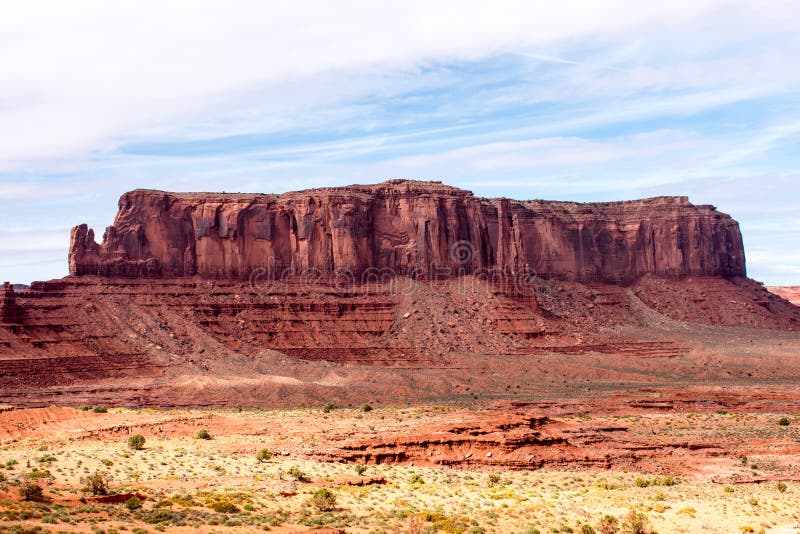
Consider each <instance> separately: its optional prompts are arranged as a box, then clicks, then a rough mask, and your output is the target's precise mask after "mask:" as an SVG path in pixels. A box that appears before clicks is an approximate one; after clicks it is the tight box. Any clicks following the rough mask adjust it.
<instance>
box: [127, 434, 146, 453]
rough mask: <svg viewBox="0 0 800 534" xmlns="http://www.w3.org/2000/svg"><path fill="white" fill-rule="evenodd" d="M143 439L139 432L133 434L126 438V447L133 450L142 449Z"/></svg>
mask: <svg viewBox="0 0 800 534" xmlns="http://www.w3.org/2000/svg"><path fill="white" fill-rule="evenodd" d="M144 441H145V439H144V436H142V435H141V434H135V435H133V436H131V437H129V438H128V448H130V449H133V450H135V451H140V450H142V449H144Z"/></svg>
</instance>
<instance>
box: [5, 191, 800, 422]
mask: <svg viewBox="0 0 800 534" xmlns="http://www.w3.org/2000/svg"><path fill="white" fill-rule="evenodd" d="M72 237H73V239H72V247H71V250H70V256H69V262H70V269H71V271H72V272H73V274H74V275H73V276H69V277H66V278H64V279H61V280H52V281H49V282H35V283H33V284H32V285H31V286H30V287H28V288H25V289H22V290H20V291H15V290H14V288H13V287H12V286H9V285H5V286H4V287H3V294H2V300H0V402H9V403H14V404H19V405H28V406H31V405H35V406H42V405H47V404H48V403H50V402H53V401H58V402H60V403H69V404H88V403H91V402H95V403H98V402H102V403H109V404H125V405H137V404H138V405H140V404H158V405H162V406H210V405H215V404H216V405H220V404H234V405H235V404H249V405H260V404H264V403H268V404H272V405H290V404H297V403H303V404H308V403H316V402H319V400H327V399H328V398H330V395H331V392H334V393H335V396H336V397H337V398H338V399H346V400H347V401H348V402H364V401H366V400H374V399H376V398H391V399H392V400H393V401H399V400H400V399H405V400H409V399H410V400H413V399H421V398H424V399H428V400H432V399H448V398H454V397H459V398H471V397H472V396H473V395H476V392H481V393H483V392H491V394H492V395H497V394H500V393H502V394H511V393H512V392H513V393H514V394H522V393H525V392H527V393H528V394H531V395H541V394H544V393H543V392H544V391H545V390H547V391H550V392H551V393H552V391H554V390H556V389H557V390H558V391H559V392H560V393H559V394H574V393H576V392H579V393H581V394H584V393H586V392H588V391H589V390H590V389H591V388H592V387H595V384H594V381H597V380H600V381H601V382H603V383H606V382H609V383H613V384H612V386H608V387H616V386H615V385H618V384H622V383H637V384H641V383H648V384H649V383H659V382H663V381H673V380H684V381H685V380H700V379H702V380H720V379H726V380H727V379H730V380H740V379H749V378H751V377H754V376H756V377H758V378H759V379H763V380H777V381H780V380H784V379H788V378H791V377H792V376H795V375H793V374H792V373H794V372H795V368H796V367H797V363H796V362H795V361H794V360H796V358H795V359H790V357H792V356H793V353H792V350H791V347H793V346H795V345H794V343H795V341H797V338H796V334H795V333H794V332H793V331H797V330H798V329H799V328H800V308H798V307H796V306H794V305H792V304H790V303H789V302H787V301H786V300H784V299H782V298H780V297H778V296H776V295H773V294H771V293H769V292H767V291H766V290H765V289H764V288H763V286H761V285H759V284H758V283H756V282H753V281H751V280H748V279H747V278H744V277H743V276H739V275H743V274H744V254H743V252H742V249H741V236H740V235H739V232H738V226H737V225H736V222H735V221H733V220H732V219H731V218H730V217H728V216H727V215H724V214H721V213H719V212H717V211H716V210H715V209H713V208H712V207H709V206H693V205H691V204H689V203H688V201H686V199H683V198H658V199H650V200H643V201H632V202H617V203H604V204H576V203H563V202H543V201H529V202H518V201H512V200H507V199H494V200H491V199H481V198H477V197H475V196H473V195H472V194H471V193H469V192H467V191H462V190H459V189H455V188H452V187H448V186H445V185H442V184H439V183H430V182H409V181H390V182H385V183H383V184H377V185H373V186H352V187H345V188H335V189H321V190H312V191H305V192H298V193H287V194H285V195H227V194H171V193H163V192H154V191H133V192H131V193H127V194H125V195H123V197H122V199H121V200H120V212H119V214H118V216H117V219H116V221H115V223H114V225H113V226H112V227H109V229H108V230H107V231H106V235H105V238H104V240H103V243H102V244H97V243H96V242H95V240H94V235H93V232H92V231H91V230H89V229H88V228H86V227H85V226H79V227H76V228H75V229H74V230H73V235H72ZM264 266H266V267H264ZM688 275H691V276H688ZM706 326H708V327H719V326H728V327H737V328H742V327H746V328H751V329H764V328H768V329H774V330H772V331H771V332H770V333H764V332H758V331H750V330H747V331H745V330H742V331H738V330H737V331H735V332H733V331H727V330H714V329H713V328H712V329H710V330H709V329H708V328H705V327H706ZM780 330H783V332H779V331H780ZM786 336H788V337H786ZM792 336H794V337H792ZM721 338H724V339H725V340H733V341H730V342H729V341H726V343H727V344H726V345H725V350H732V349H730V347H732V346H735V347H737V349H736V350H739V348H738V347H739V345H740V344H741V343H740V342H739V341H738V340H740V339H741V340H748V341H747V342H748V343H749V345H748V346H747V347H746V348H744V349H742V350H741V351H740V352H737V353H736V355H735V357H734V356H730V355H729V354H726V353H718V351H717V348H716V347H717V346H718V343H717V341H718V340H719V339H721ZM753 340H757V342H758V344H757V345H756V344H754V342H753ZM784 342H785V344H784V345H781V344H783V343H784ZM742 343H744V342H742ZM773 345H774V346H773ZM754 346H758V347H759V348H760V350H763V351H765V353H766V352H769V353H770V354H773V355H775V358H774V359H772V360H768V361H762V360H761V359H759V358H762V357H763V354H754V353H753V352H752V351H751V350H750V349H751V348H752V347H754ZM709 347H711V348H710V349H709ZM767 347H769V348H767ZM709 350H710V352H709ZM770 351H771V352H770ZM798 376H800V371H798ZM512 387H513V390H512ZM602 387H606V386H605V385H604V386H602ZM548 394H549V393H548Z"/></svg>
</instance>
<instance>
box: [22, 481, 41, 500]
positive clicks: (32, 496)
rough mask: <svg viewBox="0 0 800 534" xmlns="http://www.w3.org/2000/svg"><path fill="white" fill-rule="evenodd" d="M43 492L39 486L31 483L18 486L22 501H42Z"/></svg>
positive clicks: (26, 482)
mask: <svg viewBox="0 0 800 534" xmlns="http://www.w3.org/2000/svg"><path fill="white" fill-rule="evenodd" d="M43 495H44V492H43V490H42V487H41V486H40V485H39V484H36V483H35V482H31V481H25V482H22V483H21V484H20V486H19V496H20V497H22V500H24V501H39V500H41V499H42V497H43Z"/></svg>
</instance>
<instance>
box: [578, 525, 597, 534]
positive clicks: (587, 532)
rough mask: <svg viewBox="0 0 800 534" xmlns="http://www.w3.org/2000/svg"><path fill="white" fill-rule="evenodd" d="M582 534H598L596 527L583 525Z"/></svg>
mask: <svg viewBox="0 0 800 534" xmlns="http://www.w3.org/2000/svg"><path fill="white" fill-rule="evenodd" d="M580 532H581V534H596V533H595V530H594V527H592V525H588V524H583V525H581V531H580Z"/></svg>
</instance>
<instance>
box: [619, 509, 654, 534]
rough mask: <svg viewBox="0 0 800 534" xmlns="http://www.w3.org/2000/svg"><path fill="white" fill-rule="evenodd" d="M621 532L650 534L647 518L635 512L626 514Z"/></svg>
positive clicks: (626, 533)
mask: <svg viewBox="0 0 800 534" xmlns="http://www.w3.org/2000/svg"><path fill="white" fill-rule="evenodd" d="M622 531H623V532H624V533H625V534H651V533H652V532H653V530H652V529H651V527H650V521H649V520H648V519H647V516H646V515H644V514H643V513H641V512H637V511H636V510H631V511H630V512H628V513H627V514H626V515H625V517H624V518H623V520H622Z"/></svg>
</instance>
